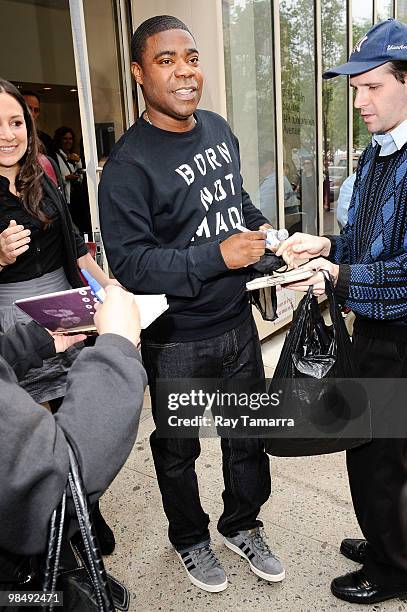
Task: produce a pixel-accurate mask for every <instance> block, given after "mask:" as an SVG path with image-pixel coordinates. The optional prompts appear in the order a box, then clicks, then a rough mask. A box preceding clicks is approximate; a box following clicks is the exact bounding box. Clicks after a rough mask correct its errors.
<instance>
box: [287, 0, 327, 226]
mask: <svg viewBox="0 0 407 612" xmlns="http://www.w3.org/2000/svg"><path fill="white" fill-rule="evenodd" d="M280 36H281V80H282V105H283V148H284V177H283V180H284V210H285V226H286V228H287V229H288V230H289V232H290V233H293V232H295V231H303V232H308V233H311V234H316V233H317V229H318V228H317V207H318V193H317V179H316V120H315V118H316V104H315V23H314V2H313V1H312V0H281V2H280Z"/></svg>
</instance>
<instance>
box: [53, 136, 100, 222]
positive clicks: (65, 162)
mask: <svg viewBox="0 0 407 612" xmlns="http://www.w3.org/2000/svg"><path fill="white" fill-rule="evenodd" d="M54 147H55V152H56V157H57V160H58V165H59V170H60V172H61V175H62V179H63V184H64V191H65V197H66V201H67V202H68V206H69V212H70V213H71V216H72V220H73V222H74V223H75V225H76V226H77V227H78V229H79V230H80V232H82V233H87V234H89V233H90V232H91V231H92V223H91V218H90V210H89V200H88V197H87V190H86V186H85V185H84V181H83V176H82V174H81V170H82V164H81V159H80V157H79V155H78V154H77V153H75V152H74V148H75V133H74V131H73V130H72V129H71V128H70V127H66V126H62V127H60V128H58V129H57V130H55V134H54Z"/></svg>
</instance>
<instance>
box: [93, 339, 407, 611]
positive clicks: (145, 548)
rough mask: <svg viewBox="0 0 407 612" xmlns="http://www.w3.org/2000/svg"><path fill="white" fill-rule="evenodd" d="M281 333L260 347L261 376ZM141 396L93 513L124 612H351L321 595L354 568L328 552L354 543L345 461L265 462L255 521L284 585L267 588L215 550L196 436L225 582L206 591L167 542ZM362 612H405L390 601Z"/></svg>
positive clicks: (211, 454) (208, 465)
mask: <svg viewBox="0 0 407 612" xmlns="http://www.w3.org/2000/svg"><path fill="white" fill-rule="evenodd" d="M282 339H283V336H280V337H279V338H276V339H273V342H272V343H271V345H267V346H265V347H263V355H264V361H265V366H266V374H267V375H271V374H272V371H273V369H274V366H275V361H276V358H277V357H278V353H279V350H278V349H279V347H280V346H281V342H282ZM148 400H149V398H148V397H147V398H146V406H145V408H144V409H143V414H142V422H141V424H140V431H139V436H138V441H137V443H136V445H135V447H134V449H133V451H132V453H131V455H130V457H129V460H128V461H127V463H126V465H125V467H124V468H123V470H122V471H121V473H120V474H119V476H118V477H117V478H116V480H115V481H114V483H113V484H112V486H111V487H110V489H109V491H108V492H107V493H106V494H105V495H104V496H103V499H102V502H101V508H102V511H103V515H104V516H105V518H106V520H107V521H108V523H109V525H110V526H111V527H112V528H113V530H114V532H115V535H116V541H117V546H116V551H115V553H114V554H113V555H112V556H110V557H106V559H105V560H106V566H107V569H108V571H111V573H113V574H114V575H115V576H117V578H119V579H120V580H122V581H123V582H125V584H126V585H127V586H128V588H129V590H130V591H131V594H132V595H131V597H132V600H131V604H130V611H131V612H136V611H140V610H141V611H143V612H144V611H148V612H150V611H155V610H162V611H164V612H173V611H174V612H189V611H190V610H194V611H196V612H200V611H203V610H207V609H210V610H212V611H213V612H218V611H219V612H222V611H223V610H233V611H235V612H237V611H239V612H240V611H242V612H248V611H252V610H259V611H263V610H273V611H274V612H278V611H284V612H311V611H312V612H313V611H317V612H328V611H329V610H349V611H350V610H353V611H355V610H358V609H360V606H357V605H351V604H346V603H344V602H341V601H339V600H338V599H336V598H335V597H333V595H331V593H330V590H329V584H330V581H331V580H332V578H334V577H335V576H338V575H340V574H343V573H345V572H347V571H352V570H353V569H355V568H356V567H357V566H356V565H355V564H354V563H352V562H351V561H348V560H347V559H345V558H344V557H343V556H342V555H340V554H339V552H338V547H339V544H340V542H341V540H342V538H344V537H360V531H359V528H358V525H357V523H356V519H355V517H354V514H353V508H352V503H351V500H350V494H349V489H348V481H347V476H346V467H345V455H344V453H338V454H335V455H325V456H320V457H309V458H308V457H307V458H273V459H272V460H271V467H272V478H273V493H272V496H271V498H270V500H269V501H268V503H267V504H266V505H265V506H264V507H263V509H262V513H261V518H262V520H263V522H264V525H265V529H266V533H267V535H268V539H269V543H270V545H271V548H272V550H273V551H274V552H275V553H276V554H277V556H278V557H279V558H280V559H281V560H282V561H283V563H284V566H285V569H286V578H285V580H284V581H283V582H281V583H278V584H272V583H267V582H265V581H264V580H262V579H260V578H258V577H257V576H255V574H253V573H252V572H251V571H250V569H249V566H248V564H247V562H246V561H244V560H243V559H241V558H240V557H238V556H237V555H235V554H234V553H233V552H232V551H230V550H228V549H227V548H225V546H224V545H223V543H222V540H221V537H220V535H219V534H218V533H217V531H216V522H217V519H218V517H219V515H220V514H221V512H222V498H221V494H222V490H223V479H222V473H221V455H220V451H219V441H218V440H214V439H204V440H203V441H202V453H201V457H200V458H199V461H198V464H197V472H198V476H199V482H200V491H201V499H202V504H203V506H204V508H205V510H206V511H207V512H208V513H209V514H210V517H211V527H212V539H213V549H214V551H215V554H216V555H217V556H218V558H219V559H220V560H221V562H222V564H223V566H224V568H225V570H226V572H227V574H228V579H229V585H228V588H227V589H226V591H223V592H222V593H215V594H210V593H206V592H204V591H202V590H200V589H197V588H196V587H194V586H193V585H192V584H191V583H190V581H189V580H188V578H187V576H186V573H185V570H184V569H183V568H182V566H181V564H180V562H179V560H178V558H177V557H176V555H175V553H174V551H173V549H172V547H171V545H170V544H169V541H168V539H167V522H166V518H165V515H164V512H163V510H162V505H161V497H160V492H159V489H158V486H157V482H156V478H155V473H154V465H153V460H152V457H151V452H150V448H149V442H148V436H149V434H150V433H151V431H152V429H153V422H152V417H151V412H150V409H149V401H148ZM363 609H364V610H375V611H380V612H382V611H383V612H396V611H397V612H398V611H407V602H404V601H401V600H392V601H390V602H385V603H383V604H378V605H375V606H363Z"/></svg>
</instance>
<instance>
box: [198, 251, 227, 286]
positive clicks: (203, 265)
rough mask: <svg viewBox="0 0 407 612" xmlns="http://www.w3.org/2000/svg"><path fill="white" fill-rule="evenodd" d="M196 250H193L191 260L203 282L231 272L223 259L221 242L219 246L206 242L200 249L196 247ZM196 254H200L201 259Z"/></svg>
mask: <svg viewBox="0 0 407 612" xmlns="http://www.w3.org/2000/svg"><path fill="white" fill-rule="evenodd" d="M195 249H196V250H194V247H192V249H191V259H192V261H193V263H194V266H195V270H196V272H197V276H198V278H199V279H200V280H201V281H206V280H208V279H209V278H213V277H214V276H217V275H218V274H223V273H224V272H227V271H228V270H229V268H228V267H227V265H226V264H225V260H224V259H223V257H222V253H221V250H220V241H219V242H218V243H217V244H216V243H215V242H206V243H204V244H202V245H199V247H195ZM198 249H199V251H198ZM196 253H199V259H197V257H196Z"/></svg>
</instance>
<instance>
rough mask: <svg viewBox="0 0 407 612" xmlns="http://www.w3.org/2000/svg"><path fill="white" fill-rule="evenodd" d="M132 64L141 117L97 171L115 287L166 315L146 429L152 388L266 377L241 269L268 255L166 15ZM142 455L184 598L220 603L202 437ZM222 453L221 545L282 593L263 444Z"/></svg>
mask: <svg viewBox="0 0 407 612" xmlns="http://www.w3.org/2000/svg"><path fill="white" fill-rule="evenodd" d="M132 59H133V64H132V71H133V75H134V77H135V79H136V81H137V83H138V84H139V85H140V86H141V89H142V92H143V95H144V99H145V103H146V111H145V112H144V113H143V115H142V116H141V117H140V118H139V120H138V121H137V122H136V124H135V125H134V126H132V127H131V128H130V129H129V130H128V131H127V132H126V134H124V135H123V137H122V138H121V139H120V140H119V142H118V143H117V145H116V146H115V148H114V150H113V151H112V153H111V155H110V158H109V160H108V161H107V163H106V165H105V167H104V170H103V175H102V180H101V184H100V188H99V210H100V218H101V228H102V233H103V240H104V244H105V247H106V253H107V257H108V260H109V264H110V266H111V269H112V271H113V273H114V275H115V276H116V278H117V279H118V280H119V281H120V282H121V283H122V284H123V286H125V287H126V288H127V289H129V290H130V291H133V292H146V293H166V294H167V297H168V302H169V310H168V311H167V312H166V313H164V315H163V316H161V317H160V318H159V319H157V321H156V322H155V323H154V324H152V325H150V327H149V328H148V329H147V330H145V331H144V332H143V334H142V355H143V362H144V365H145V367H146V370H147V373H148V378H149V384H150V390H151V399H152V409H153V416H154V418H155V420H156V421H157V413H158V411H159V410H160V408H161V409H162V408H163V406H162V405H161V406H158V404H157V389H156V380H157V379H158V378H165V379H174V378H185V379H188V378H211V379H217V378H218V379H223V378H227V379H242V378H243V379H248V380H263V379H264V368H263V363H262V358H261V351H260V343H259V340H258V335H257V331H256V327H255V324H254V321H253V318H252V315H251V310H250V305H249V300H248V296H247V292H246V290H245V283H246V281H247V280H248V278H247V277H248V274H247V267H246V266H248V265H250V264H252V263H254V262H257V261H258V260H259V259H260V257H261V256H262V255H263V254H264V251H265V236H264V233H263V232H261V231H258V230H259V229H262V228H266V227H270V225H269V224H268V222H267V219H266V218H265V217H263V215H262V214H261V213H260V211H259V210H258V209H257V208H256V207H255V206H254V205H253V204H252V202H251V201H250V198H249V196H248V194H247V193H246V192H245V191H244V189H243V186H242V178H241V176H240V160H239V148H238V142H237V139H236V137H235V136H234V135H233V134H232V132H231V130H230V127H229V125H228V124H227V123H226V121H225V120H224V119H223V118H222V117H220V116H219V115H217V114H215V113H212V112H208V111H204V110H196V108H197V105H198V102H199V100H200V97H201V92H202V85H203V75H202V71H201V68H200V65H199V53H198V50H197V48H196V42H195V40H194V37H193V36H192V34H191V33H190V31H189V30H188V28H187V26H186V25H185V24H184V23H182V22H181V21H179V20H178V19H176V18H175V17H171V16H167V15H161V16H157V17H153V18H151V19H148V20H147V21H145V22H144V23H142V24H141V25H140V26H139V28H138V29H137V30H136V32H135V33H134V35H133V39H132ZM237 224H245V225H246V226H247V227H248V228H249V229H250V230H254V231H248V232H239V231H238V230H237V229H236V225H237ZM176 433H177V432H176V431H175V432H174V435H176ZM150 443H151V449H152V453H153V457H154V463H155V469H156V473H157V478H158V484H159V487H160V490H161V495H162V500H163V505H164V510H165V513H166V515H167V518H168V521H169V538H170V541H171V543H172V544H173V546H174V548H175V550H176V552H177V553H178V556H179V559H180V561H181V563H182V565H183V567H184V569H185V570H186V572H187V575H188V577H189V579H190V580H191V582H192V583H193V584H194V585H195V586H198V587H199V588H201V589H204V590H206V591H210V592H217V591H222V590H224V589H225V588H226V587H227V576H226V572H225V570H224V569H223V567H222V566H221V564H220V562H219V561H218V559H217V558H216V557H215V555H214V554H213V552H212V549H211V546H210V535H209V529H208V525H209V517H208V515H207V514H206V512H205V511H204V510H203V508H202V505H201V502H200V498H199V490H198V481H197V475H196V472H195V461H196V459H197V458H198V457H199V454H200V444H199V439H198V438H181V437H180V438H178V439H177V438H174V437H172V438H163V437H159V436H157V432H153V434H152V435H151V438H150ZM221 447H222V456H223V475H224V483H225V490H224V492H223V502H224V510H223V513H222V516H221V517H220V519H219V522H218V529H219V531H220V532H221V534H222V535H223V536H224V542H225V545H226V546H227V547H228V548H230V549H231V550H233V551H234V552H236V553H237V554H239V555H240V556H242V557H244V558H245V559H246V560H247V561H248V562H249V564H250V568H251V570H252V571H253V572H254V573H255V574H257V575H258V576H260V577H262V578H264V579H265V580H269V581H274V582H277V581H280V580H282V579H283V578H284V569H283V567H282V565H281V563H280V561H279V560H278V559H277V558H276V557H275V556H274V555H273V553H272V552H271V550H270V548H269V546H268V544H267V541H266V538H265V535H264V532H263V530H262V522H261V521H260V520H259V519H258V514H259V511H260V508H261V506H262V504H264V503H265V502H266V501H267V499H268V498H269V495H270V490H271V483H270V468H269V459H268V456H267V454H266V453H265V450H264V442H263V441H262V440H258V439H254V438H249V437H248V438H247V439H238V438H237V439H231V438H222V440H221Z"/></svg>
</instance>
